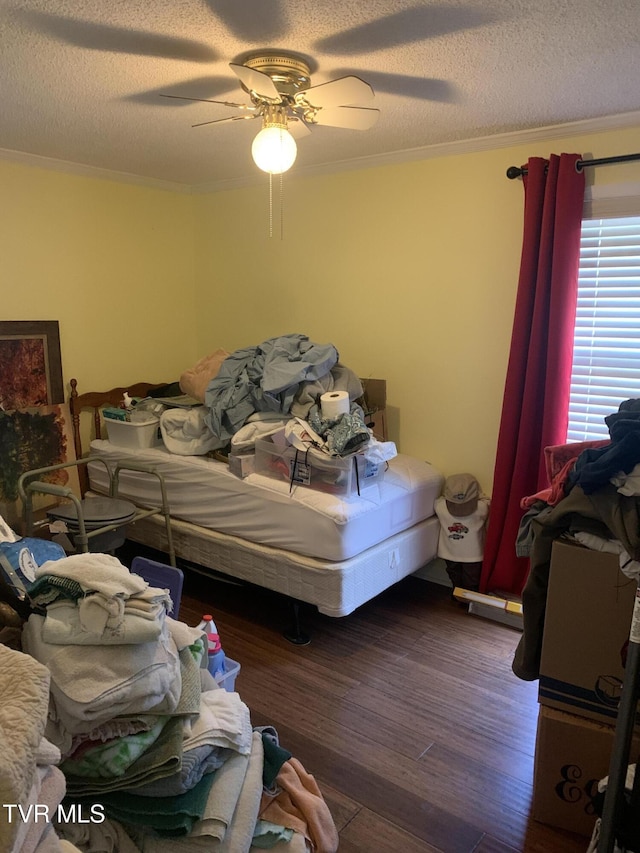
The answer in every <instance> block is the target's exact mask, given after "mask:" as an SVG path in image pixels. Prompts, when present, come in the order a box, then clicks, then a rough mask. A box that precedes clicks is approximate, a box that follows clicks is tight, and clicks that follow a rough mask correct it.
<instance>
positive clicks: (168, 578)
mask: <svg viewBox="0 0 640 853" xmlns="http://www.w3.org/2000/svg"><path fill="white" fill-rule="evenodd" d="M131 571H132V572H133V574H134V575H140V577H141V578H144V579H145V580H146V581H147V582H148V583H149V584H150V585H151V586H158V587H161V588H162V589H168V590H169V594H170V595H171V601H172V602H173V609H172V610H171V611H170V615H171V616H172V618H173V619H177V618H178V612H179V611H180V599H181V598H182V584H183V582H184V575H183V573H182V569H177V568H174V567H173V566H167V565H165V564H164V563H158V562H157V561H156V560H149V559H148V558H147V557H134V558H133V561H132V563H131Z"/></svg>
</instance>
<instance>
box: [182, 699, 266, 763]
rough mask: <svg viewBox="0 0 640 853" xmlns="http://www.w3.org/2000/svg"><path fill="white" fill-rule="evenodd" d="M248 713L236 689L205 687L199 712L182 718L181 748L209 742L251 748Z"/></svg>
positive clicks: (246, 750) (245, 752) (244, 751)
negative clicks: (182, 735) (232, 691)
mask: <svg viewBox="0 0 640 853" xmlns="http://www.w3.org/2000/svg"><path fill="white" fill-rule="evenodd" d="M251 740H252V729H251V716H250V712H249V708H248V707H247V706H246V705H245V703H244V702H243V701H242V700H241V699H240V696H239V695H238V694H237V693H229V692H227V691H226V690H208V691H206V692H205V693H202V694H201V696H200V713H199V714H198V716H197V717H195V718H191V719H187V720H185V722H184V748H185V749H193V748H194V747H196V746H202V745H203V744H210V745H211V746H223V747H228V748H229V749H234V750H236V751H237V752H240V753H241V754H243V755H248V754H249V753H250V752H251Z"/></svg>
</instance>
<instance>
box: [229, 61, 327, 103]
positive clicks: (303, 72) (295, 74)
mask: <svg viewBox="0 0 640 853" xmlns="http://www.w3.org/2000/svg"><path fill="white" fill-rule="evenodd" d="M242 64H243V65H246V66H247V68H253V69H254V70H255V71H261V72H262V73H263V74H266V75H267V76H268V77H270V78H271V79H272V80H273V83H274V85H275V87H276V89H277V90H278V92H280V93H281V94H282V95H286V96H288V97H289V98H293V97H294V96H295V95H296V94H297V93H298V92H300V91H302V90H304V89H307V88H308V86H309V83H310V82H311V70H310V68H309V65H308V64H307V63H306V62H305V61H304V60H303V59H301V58H300V57H297V56H293V55H292V54H287V53H257V54H254V55H253V56H249V57H248V58H247V59H245V60H244V62H243V63H242ZM243 88H244V89H246V86H243ZM247 91H249V90H248V89H247Z"/></svg>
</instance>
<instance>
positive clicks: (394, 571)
mask: <svg viewBox="0 0 640 853" xmlns="http://www.w3.org/2000/svg"><path fill="white" fill-rule="evenodd" d="M71 386H72V393H71V398H70V401H69V402H70V409H71V415H72V421H73V432H74V441H75V445H76V453H77V455H78V456H81V455H82V453H83V447H82V438H81V436H82V431H83V430H82V426H81V420H80V416H81V413H82V412H83V411H85V410H91V412H92V416H93V417H92V430H91V436H90V447H89V453H90V455H91V456H93V457H100V458H101V459H103V460H105V461H106V462H107V465H109V466H115V464H116V462H117V461H122V460H123V459H128V460H129V461H132V460H135V461H136V462H137V463H138V464H142V465H145V466H147V465H149V466H152V467H153V468H154V469H155V470H157V471H159V472H160V473H161V475H162V477H163V479H164V482H165V487H166V490H167V495H168V499H169V504H170V507H171V518H172V523H171V528H172V533H173V545H174V548H175V552H176V555H177V556H178V557H179V558H182V559H183V560H186V561H189V562H191V563H195V564H196V565H197V566H199V567H201V569H203V570H205V571H207V570H209V571H211V572H215V573H218V572H220V573H223V574H224V575H228V576H230V577H232V578H235V579H238V580H241V581H246V582H249V583H252V584H257V585H258V586H262V587H266V588H268V589H271V590H274V591H276V592H279V593H282V594H284V595H286V596H289V597H290V598H292V599H294V600H295V601H300V602H306V603H308V604H311V605H315V606H316V607H317V608H318V610H319V611H320V612H322V613H324V614H326V615H328V616H334V617H341V616H346V615H348V614H349V613H352V612H353V611H354V610H355V609H356V608H357V607H359V606H360V605H362V604H364V603H365V602H366V601H368V600H370V599H371V598H373V597H374V596H376V595H378V594H379V593H380V592H382V591H383V590H385V589H387V588H388V587H389V586H391V585H392V584H394V583H397V582H398V581H399V580H401V579H402V578H404V577H406V576H407V575H409V574H411V573H413V572H415V571H416V570H418V569H420V568H422V567H423V566H425V565H426V564H427V563H429V562H430V561H431V560H432V559H433V558H434V557H435V556H436V552H437V544H438V535H439V522H438V520H437V517H436V516H435V514H434V502H435V499H436V498H437V497H438V495H439V494H440V492H441V489H442V484H443V477H442V475H441V474H440V473H439V472H438V471H437V470H436V469H435V468H434V467H433V466H432V465H430V464H429V463H428V462H425V461H423V460H420V459H416V458H413V457H410V456H406V455H403V454H399V455H398V456H397V457H395V458H394V459H392V460H391V461H390V462H389V463H388V466H389V467H388V470H387V471H386V472H385V475H384V477H383V478H382V480H381V481H380V482H377V483H376V484H375V485H373V486H371V487H369V488H367V489H364V490H363V491H362V493H361V495H360V496H358V495H355V496H353V497H348V498H345V497H341V496H336V495H330V494H325V493H323V492H320V491H318V490H316V489H312V488H308V487H305V486H295V487H294V488H293V489H290V487H289V484H287V483H285V482H284V481H280V480H277V479H275V478H273V477H269V476H266V475H264V474H259V473H253V474H250V475H249V476H247V477H245V478H244V479H241V478H240V477H238V476H236V475H235V474H234V473H232V472H231V471H230V469H229V466H228V464H226V462H224V461H220V460H219V459H216V458H213V457H212V456H210V455H207V456H180V455H176V454H173V453H170V452H169V451H168V450H167V449H166V447H164V446H158V447H151V448H140V449H129V448H126V447H121V446H116V445H114V444H112V443H111V442H109V441H108V440H105V438H104V437H103V434H104V431H103V428H102V423H101V419H100V410H101V408H102V407H103V406H105V405H115V404H117V402H118V401H119V400H121V399H122V396H123V393H124V391H125V390H128V391H129V393H130V394H131V395H132V396H134V395H135V396H141V395H144V394H146V393H148V391H149V390H153V389H155V388H157V387H159V386H157V385H151V384H149V383H136V384H135V385H133V386H130V387H129V388H128V389H125V388H114V389H111V390H110V391H107V392H89V393H85V394H78V391H77V382H76V381H75V380H71ZM84 431H85V432H86V429H85V430H84ZM86 467H87V475H88V480H87V481H86V482H85V483H84V484H83V487H84V488H85V489H88V490H89V492H90V493H96V494H105V493H106V490H107V488H108V485H107V484H108V476H107V472H106V469H105V466H104V465H103V464H102V463H95V464H91V463H90V464H89V465H87V466H86ZM157 489H158V485H157V478H156V477H150V476H149V475H146V474H143V473H140V472H136V471H131V472H123V473H122V475H121V476H120V483H119V494H120V496H122V497H124V498H126V499H128V500H131V501H133V502H134V503H136V504H137V505H138V506H151V505H153V504H154V503H155V502H156V501H157ZM127 538H128V539H130V540H132V541H134V542H137V543H140V544H142V545H145V546H148V547H151V548H154V549H156V550H158V551H161V552H165V553H166V551H167V542H166V529H165V527H164V523H163V521H162V519H158V518H156V517H155V516H150V517H148V518H145V519H142V520H141V521H138V522H136V523H135V524H133V525H131V526H130V527H129V529H128V531H127Z"/></svg>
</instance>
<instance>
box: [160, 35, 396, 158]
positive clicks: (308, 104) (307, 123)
mask: <svg viewBox="0 0 640 853" xmlns="http://www.w3.org/2000/svg"><path fill="white" fill-rule="evenodd" d="M229 67H230V68H231V70H232V71H233V72H234V74H235V75H236V76H237V77H238V80H239V81H240V85H241V86H242V89H243V90H244V91H245V92H246V93H247V94H248V95H249V98H250V103H248V104H247V103H244V104H242V103H234V102H232V101H217V100H213V99H211V98H189V97H187V96H184V95H172V94H165V93H161V96H162V97H165V98H177V99H179V100H183V101H204V102H207V103H212V104H222V105H224V106H226V107H232V108H234V109H237V110H241V112H240V113H239V114H237V115H232V116H227V117H226V118H219V119H212V120H210V121H203V122H198V123H197V124H194V125H193V127H203V126H204V125H210V124H225V123H228V122H233V121H243V120H247V119H256V118H261V119H262V130H261V131H260V132H259V133H258V135H257V136H256V138H255V139H254V141H253V145H252V149H251V151H252V155H253V159H254V161H255V162H256V165H257V166H259V168H261V169H263V171H265V172H269V173H271V174H281V173H282V172H285V171H286V170H287V169H289V168H290V167H291V166H292V165H293V162H294V160H295V157H296V152H297V147H296V143H295V138H301V137H303V136H306V135H307V134H309V133H310V132H311V127H312V126H313V125H327V126H329V127H340V128H347V129H349V130H368V129H369V128H371V127H373V125H374V124H375V123H376V121H377V120H378V117H379V115H380V111H379V110H377V109H374V108H371V107H361V106H356V105H357V104H359V103H363V102H365V103H366V102H369V101H372V100H373V98H374V92H373V89H372V88H371V86H370V85H369V84H368V83H365V81H364V80H362V79H360V77H356V76H354V75H349V76H346V77H339V78H337V79H336V80H330V81H329V82H327V83H320V84H319V85H317V86H311V85H310V84H311V71H310V66H309V63H308V62H307V61H306V60H305V59H304V58H303V57H301V56H299V55H297V54H293V53H288V52H284V51H260V52H258V53H253V54H250V55H249V56H247V57H246V58H245V60H244V61H243V62H242V64H238V63H234V62H232V63H230V64H229Z"/></svg>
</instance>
